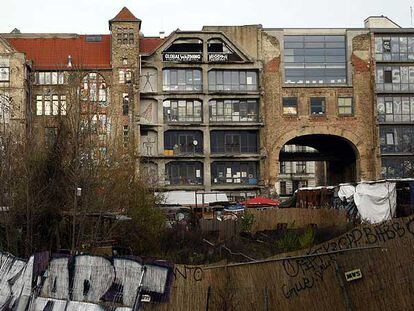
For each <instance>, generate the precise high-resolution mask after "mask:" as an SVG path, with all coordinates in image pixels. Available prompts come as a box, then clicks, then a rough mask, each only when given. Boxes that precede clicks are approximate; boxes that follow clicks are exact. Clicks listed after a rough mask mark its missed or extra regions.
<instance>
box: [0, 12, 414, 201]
mask: <svg viewBox="0 0 414 311" xmlns="http://www.w3.org/2000/svg"><path fill="white" fill-rule="evenodd" d="M140 27H141V20H139V19H138V18H136V17H135V16H134V15H133V14H132V13H131V12H130V11H129V10H128V9H126V8H124V9H122V10H121V11H120V12H119V13H118V14H117V15H116V16H115V18H113V19H111V20H110V21H109V29H110V34H103V35H77V34H23V33H19V32H17V31H14V32H12V33H10V34H2V35H1V38H0V92H1V93H2V94H4V95H3V96H2V107H4V106H6V103H7V106H10V104H9V103H10V102H13V105H12V106H11V111H12V113H11V114H9V115H8V114H5V113H4V112H3V113H2V114H3V116H5V118H3V120H2V122H3V123H7V124H20V129H19V130H16V131H14V132H16V133H18V132H20V133H22V134H21V135H26V134H27V133H28V132H30V133H31V135H33V137H35V138H36V141H37V142H38V143H39V144H43V145H44V146H47V145H48V144H50V143H53V141H54V137H55V136H56V135H57V134H58V133H57V131H58V128H59V120H62V118H67V117H68V116H70V115H71V113H73V107H75V108H76V107H78V108H76V109H80V112H81V113H83V112H84V110H85V111H86V110H87V112H88V117H89V118H90V121H91V122H92V124H94V133H95V139H96V141H97V144H96V149H97V152H98V153H99V154H101V155H106V154H110V153H111V151H112V152H113V151H116V152H117V153H123V152H124V153H129V155H132V157H133V159H134V161H135V162H136V171H137V172H138V171H139V172H140V173H141V174H144V175H145V176H146V178H147V180H149V181H150V182H152V183H154V184H156V185H157V187H158V186H159V187H162V188H163V189H167V190H178V189H182V190H206V191H216V190H219V191H225V192H227V193H229V194H231V195H232V196H233V197H244V196H253V195H255V194H257V193H259V192H263V191H265V192H269V191H270V192H272V191H276V192H280V190H281V189H282V188H286V184H283V182H284V180H282V179H281V178H280V175H281V168H282V167H283V163H285V162H289V161H295V162H298V163H299V162H300V163H302V162H304V161H316V162H318V163H319V162H322V161H323V162H324V165H323V166H322V167H323V170H324V171H325V174H326V182H327V183H330V184H335V183H339V182H346V181H357V180H361V179H376V178H379V177H387V176H392V177H399V176H400V175H401V176H404V177H405V176H409V175H410V174H411V170H410V169H405V170H402V171H401V170H400V171H398V170H396V169H394V170H391V169H390V166H392V165H397V163H402V165H405V164H407V163H406V162H407V161H412V160H411V158H410V157H411V156H412V153H411V151H409V150H408V149H407V148H405V149H402V150H403V151H402V152H400V149H398V147H395V146H396V145H398V146H400V145H401V144H404V143H405V142H408V139H412V137H414V133H413V131H412V128H413V127H412V122H414V119H413V120H411V117H410V115H411V114H410V111H411V109H408V110H407V109H406V108H407V107H406V106H407V103H406V102H407V98H408V99H409V102H410V98H411V97H410V95H409V94H408V93H409V92H410V88H409V87H408V88H407V89H403V86H401V87H400V89H398V90H397V89H396V88H395V89H394V84H397V80H398V79H400V80H398V81H400V82H399V83H400V84H401V85H402V84H403V82H401V81H402V79H406V78H405V74H404V73H403V72H405V70H406V69H404V68H405V67H404V66H402V65H401V66H400V67H398V66H397V64H400V62H409V61H410V60H411V54H412V53H411V52H412V51H411V50H412V49H414V41H413V40H411V35H410V34H409V32H408V33H407V32H406V31H405V30H404V29H401V28H399V27H398V26H397V25H396V24H394V23H393V22H391V21H390V20H388V19H387V18H385V17H372V18H369V19H367V21H366V27H365V28H361V29H267V28H263V27H262V26H261V25H251V26H208V27H204V28H203V29H202V30H201V31H191V32H188V31H179V30H177V31H175V32H173V33H171V34H170V35H169V36H168V37H164V36H160V37H145V36H143V35H142V33H141V32H140ZM379 29H381V31H379ZM387 32H392V33H393V34H396V35H395V36H400V35H399V34H400V33H404V38H406V39H405V41H404V42H405V48H406V50H407V52H404V51H402V50H401V49H403V48H404V47H403V48H402V47H401V46H399V52H398V53H400V54H399V55H407V58H406V59H391V60H390V61H391V62H393V64H392V66H394V65H395V66H394V67H396V66H397V67H398V68H399V70H400V71H399V72H401V73H397V72H396V70H397V69H395V70H394V67H392V69H391V71H390V72H391V82H389V79H390V77H389V75H390V74H389V73H388V71H389V70H388V69H387V68H388V67H386V68H385V67H384V66H385V65H386V64H382V63H381V64H380V62H384V61H385V60H387V59H386V58H382V59H381V60H379V55H380V54H381V53H383V54H381V55H388V54H387V53H390V55H391V56H390V57H394V56H392V55H393V53H394V52H393V51H394V50H395V49H396V48H394V50H393V48H392V46H391V47H390V49H391V50H390V52H387V51H388V50H386V49H385V48H384V42H385V45H387V42H388V41H389V42H390V44H391V43H393V42H394V41H393V40H395V39H392V38H391V39H389V40H388V39H387V38H388V37H387V36H388V35H386V34H387ZM377 34H378V35H377ZM379 34H380V35H381V36H379ZM380 38H382V39H381V40H383V41H382V45H381V43H380V42H379V40H380ZM384 38H385V39H384ZM413 38H414V37H413ZM387 40H388V41H387ZM399 40H400V39H399ZM381 49H382V50H381ZM384 49H385V50H384ZM384 53H385V54H384ZM394 54H395V53H394ZM413 55H414V54H413ZM395 57H396V56H395ZM399 57H401V56H399ZM404 57H405V56H404ZM375 60H376V61H375ZM387 61H388V60H387ZM407 66H408V65H407ZM407 66H406V67H407ZM383 67H384V68H385V69H383V70H385V71H387V70H388V71H387V73H385V71H384V72H383V75H381V73H380V72H381V70H382V69H378V68H383ZM397 67H396V68H397ZM403 67H404V68H403ZM401 68H403V69H401ZM407 68H408V69H407V70H408V71H407V72H411V71H410V69H409V68H411V67H409V66H408V67H407ZM378 70H379V71H378ZM394 71H395V73H394ZM398 77H400V78H398ZM381 79H385V80H386V81H387V82H381V81H383V80H381ZM407 79H409V78H408V76H407ZM404 81H405V80H404ZM407 81H408V80H407ZM380 83H381V84H380ZM387 83H388V84H387ZM389 83H391V84H389ZM404 83H405V82H404ZM406 84H407V85H409V82H407V83H406ZM15 85H17V88H16V86H15ZM381 85H384V87H383V88H382V89H380V88H381ZM387 85H388V86H387ZM389 85H391V89H389ZM404 85H405V84H404ZM387 87H388V89H387ZM17 90H20V91H19V92H17ZM16 92H17V93H16ZM383 92H388V93H386V94H385V95H384V96H385V97H384V96H382V95H381V96H380V95H378V96H377V93H378V94H379V93H383ZM401 92H403V93H404V94H403V95H401V94H399V93H401ZM389 93H392V94H389ZM396 93H397V94H398V95H396V96H394V95H395V94H396ZM391 95H392V96H391ZM394 97H395V98H396V101H397V102H398V100H400V101H401V102H403V104H402V105H403V107H404V109H401V110H398V109H399V108H398V104H395V105H396V106H395V107H396V108H395V113H394V112H393V115H395V114H398V115H401V117H396V119H395V118H394V119H393V121H390V118H391V117H390V116H388V115H389V114H390V113H391V112H390V113H388V112H386V111H391V110H386V107H385V106H387V104H382V103H383V102H386V103H388V102H389V98H392V100H394ZM399 98H400V99H399ZM377 101H378V104H377ZM85 102H88V107H92V109H89V108H88V109H89V110H88V109H86V108H85V107H84V106H85V105H84V103H85ZM388 106H390V104H388ZM388 106H387V107H388ZM391 106H392V105H391ZM70 107H72V108H70ZM377 107H378V108H377ZM384 107H385V108H384ZM393 107H394V106H393ZM409 107H411V106H409ZM384 109H385V110H384ZM75 111H79V110H75ZM384 111H385V112H384ZM392 111H394V110H392ZM407 111H408V112H407ZM407 113H408V117H407ZM384 118H385V119H384ZM384 120H386V122H391V123H392V122H394V121H395V122H399V123H403V124H399V125H398V126H397V125H396V124H393V125H392V126H391V127H390V125H387V124H384V122H385V121H384ZM13 126H14V125H13ZM391 132H393V133H394V134H393V135H395V136H393V137H392V138H391V134H390V133H391ZM400 132H401V133H400ZM410 133H411V134H412V135H411V134H410ZM396 135H400V136H401V139H400V141H401V144H400V143H399V141H398V139H397V137H396ZM407 135H408V136H407ZM384 137H385V138H384ZM391 143H393V144H391ZM289 145H296V146H307V148H294V149H289V148H286V147H284V146H289ZM391 145H394V149H392V150H393V151H390V150H391V149H390V148H391ZM405 145H407V143H406V144H405ZM406 149H407V150H406ZM289 150H290V151H289ZM396 150H397V151H398V152H397V151H396ZM387 152H392V153H393V154H392V156H389V154H387ZM407 152H408V153H407ZM394 153H396V154H394ZM381 156H382V158H381ZM381 159H382V166H381ZM404 159H408V160H407V161H406V160H404ZM390 161H391V164H390ZM404 161H405V162H404ZM404 163H405V164H404ZM410 163H411V162H410ZM398 165H399V164H398ZM381 167H383V168H382V169H381ZM317 171H318V170H317ZM305 172H306V168H305ZM398 172H401V174H400V173H398ZM282 173H283V172H282ZM285 177H286V176H285ZM285 177H284V178H285ZM303 178H305V179H306V176H305V177H303ZM280 181H282V183H280Z"/></svg>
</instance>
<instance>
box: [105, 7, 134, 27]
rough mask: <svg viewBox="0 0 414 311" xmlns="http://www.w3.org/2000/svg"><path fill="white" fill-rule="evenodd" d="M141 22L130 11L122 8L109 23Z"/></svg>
mask: <svg viewBox="0 0 414 311" xmlns="http://www.w3.org/2000/svg"><path fill="white" fill-rule="evenodd" d="M140 21H141V20H140V19H138V18H136V17H135V15H134V14H132V13H131V11H130V10H128V8H127V7H125V6H124V7H123V8H122V10H121V11H119V13H118V14H117V15H116V16H115V17H114V18H113V19H111V20H109V23H110V24H111V23H112V22H140Z"/></svg>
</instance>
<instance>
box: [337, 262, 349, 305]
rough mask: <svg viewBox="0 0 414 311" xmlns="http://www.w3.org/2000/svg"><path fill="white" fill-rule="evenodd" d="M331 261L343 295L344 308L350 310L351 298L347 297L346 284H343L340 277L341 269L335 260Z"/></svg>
mask: <svg viewBox="0 0 414 311" xmlns="http://www.w3.org/2000/svg"><path fill="white" fill-rule="evenodd" d="M333 262H334V266H335V273H336V277H337V279H338V283H339V286H340V287H341V290H342V294H343V296H344V303H345V308H346V310H347V311H352V303H351V298H350V297H349V294H348V291H347V289H346V284H345V282H344V280H343V278H342V271H341V269H340V268H339V266H338V263H337V262H336V260H334V261H333Z"/></svg>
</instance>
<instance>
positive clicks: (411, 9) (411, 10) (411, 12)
mask: <svg viewBox="0 0 414 311" xmlns="http://www.w3.org/2000/svg"><path fill="white" fill-rule="evenodd" d="M410 15H411V28H412V27H413V7H412V6H410Z"/></svg>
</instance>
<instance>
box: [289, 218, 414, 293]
mask: <svg viewBox="0 0 414 311" xmlns="http://www.w3.org/2000/svg"><path fill="white" fill-rule="evenodd" d="M407 235H408V236H410V237H411V238H414V218H409V219H408V220H405V221H403V220H399V219H396V220H393V221H391V222H386V223H382V224H379V225H376V226H368V225H367V226H362V227H358V228H354V229H353V230H351V231H349V232H348V233H346V234H344V235H342V236H341V237H339V238H338V239H336V240H333V241H329V242H326V243H323V244H321V245H318V246H317V247H314V248H311V249H309V250H308V251H307V252H306V254H305V256H304V257H302V258H295V259H289V258H287V259H285V260H283V262H282V265H283V271H284V273H285V274H286V275H287V276H288V282H287V283H285V284H283V285H282V287H281V290H282V292H283V295H284V297H285V298H286V299H292V298H295V297H298V296H299V295H300V293H302V292H303V291H306V290H309V289H311V288H313V287H314V286H315V285H316V284H317V283H318V282H323V280H324V276H325V273H326V271H328V269H329V268H331V267H333V266H334V264H335V262H336V256H337V254H335V253H333V254H329V255H324V256H309V257H306V255H318V254H323V253H329V252H336V251H342V250H347V249H352V248H357V247H361V246H373V245H382V243H385V242H387V241H390V240H394V239H399V238H403V237H405V236H407Z"/></svg>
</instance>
